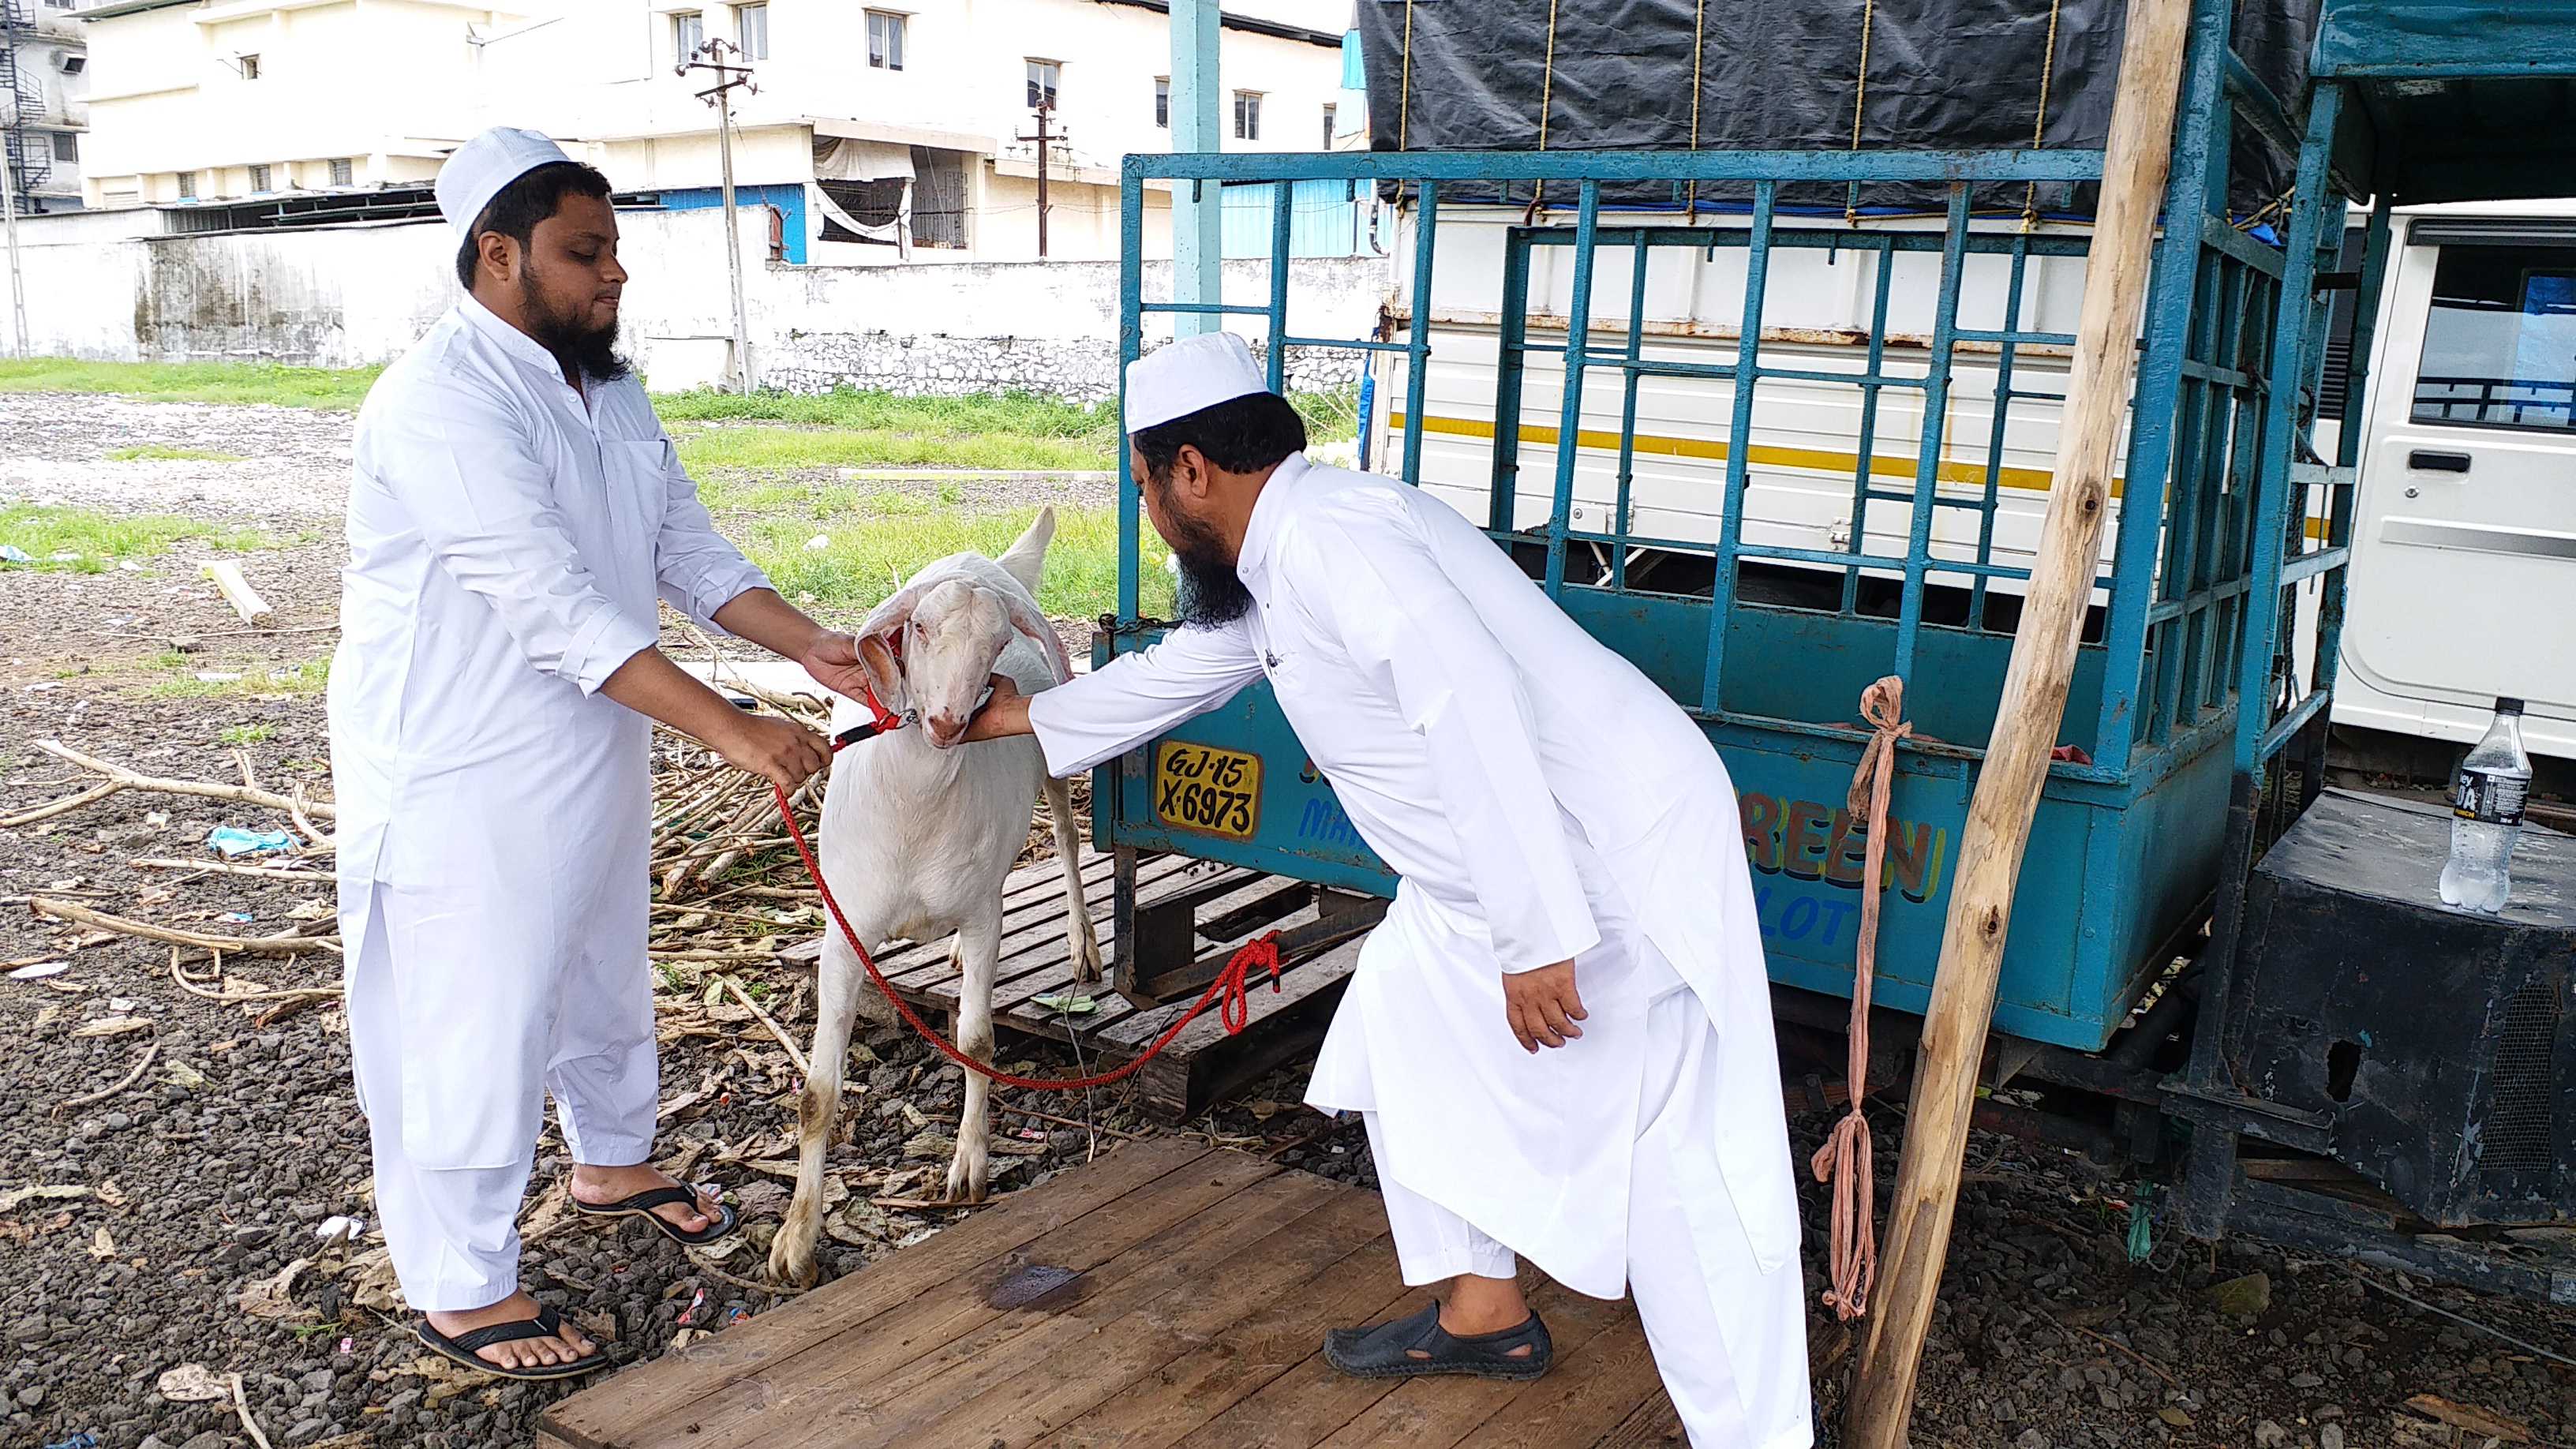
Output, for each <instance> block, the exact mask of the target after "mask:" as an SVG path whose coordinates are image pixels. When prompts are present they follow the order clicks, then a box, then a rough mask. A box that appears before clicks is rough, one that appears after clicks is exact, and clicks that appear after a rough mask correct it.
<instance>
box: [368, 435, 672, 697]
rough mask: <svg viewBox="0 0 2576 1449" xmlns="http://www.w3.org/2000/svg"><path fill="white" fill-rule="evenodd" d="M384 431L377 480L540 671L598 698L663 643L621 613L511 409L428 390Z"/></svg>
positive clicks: (644, 624)
mask: <svg viewBox="0 0 2576 1449" xmlns="http://www.w3.org/2000/svg"><path fill="white" fill-rule="evenodd" d="M378 427H379V428H380V429H381V430H382V432H383V434H384V437H383V440H382V442H381V444H380V445H379V446H378V447H377V448H376V449H375V450H374V454H375V456H376V457H377V458H378V459H380V460H382V461H380V462H379V463H378V464H377V481H378V482H379V483H380V484H381V485H382V486H383V487H384V488H385V489H386V490H387V491H388V492H390V493H391V494H392V495H393V496H394V497H395V498H397V499H399V500H400V501H401V503H402V504H403V506H404V509H405V511H406V512H407V513H408V515H409V517H410V518H411V520H412V521H413V523H414V525H415V526H416V527H418V528H419V530H420V534H421V539H422V541H423V542H424V543H426V544H427V545H428V547H429V551H430V555H431V556H432V557H433V558H435V559H437V560H438V563H439V566H440V567H442V568H444V569H445V570H447V572H448V575H449V576H450V577H452V578H454V579H455V580H456V582H457V583H458V584H460V585H462V586H463V587H464V589H465V590H466V592H468V593H471V594H473V595H474V596H476V597H477V598H480V599H482V600H483V601H484V602H485V603H487V604H490V605H491V606H492V611H493V612H494V613H496V614H498V615H500V617H501V625H502V627H503V628H505V629H507V630H509V632H510V637H511V638H512V639H514V640H516V641H518V645H519V649H520V651H521V652H522V653H524V654H525V655H527V658H528V663H529V664H531V665H532V666H534V667H535V668H536V669H538V670H539V671H541V672H543V673H546V674H551V675H554V676H556V677H557V678H559V679H564V680H567V681H570V682H571V683H573V684H575V685H578V686H579V687H580V689H581V691H582V693H584V694H594V693H597V692H598V689H599V687H600V686H601V685H602V684H605V683H607V682H608V676H610V675H612V674H614V673H616V672H617V669H618V666H620V665H622V664H624V663H625V662H626V661H627V660H629V659H632V658H634V657H635V656H636V655H637V654H640V653H642V652H643V651H644V650H647V649H650V648H652V647H653V646H654V644H655V643H656V642H658V641H659V639H660V637H661V634H660V631H659V629H658V628H657V627H656V626H657V624H658V621H657V620H651V619H638V618H635V617H633V616H631V615H630V614H628V613H627V612H625V611H624V610H621V609H620V608H618V607H617V605H616V604H615V603H614V602H612V601H611V600H610V599H609V597H608V595H607V593H606V592H605V591H604V590H602V589H601V588H600V586H599V582H598V580H597V579H596V578H594V577H593V576H592V574H591V572H590V570H589V568H588V567H586V566H585V565H584V564H583V563H582V560H581V555H580V552H579V551H578V550H577V549H576V548H575V547H574V546H573V541H572V534H571V532H570V530H569V529H567V528H566V526H565V523H564V518H563V515H562V513H561V512H560V511H559V510H558V508H557V505H556V502H555V479H554V476H553V475H552V474H551V473H550V472H549V471H548V470H547V469H546V467H545V465H544V464H543V463H542V462H540V461H539V458H538V453H537V450H536V447H535V445H534V443H533V442H532V441H531V440H530V439H529V437H528V436H527V428H526V425H525V424H524V423H523V422H522V421H521V420H520V418H519V417H518V416H516V415H515V414H514V413H513V412H512V411H511V410H510V408H509V406H508V405H507V404H506V403H504V402H502V401H501V400H500V399H499V398H497V397H493V396H491V395H489V394H486V393H483V392H479V391H477V390H475V389H472V388H468V387H454V386H450V387H439V388H424V389H422V390H420V391H419V392H418V393H417V394H415V396H414V397H413V398H411V399H409V400H407V405H405V406H401V407H396V408H388V409H387V410H386V411H385V414H384V415H383V416H382V417H381V418H380V419H379V421H378Z"/></svg>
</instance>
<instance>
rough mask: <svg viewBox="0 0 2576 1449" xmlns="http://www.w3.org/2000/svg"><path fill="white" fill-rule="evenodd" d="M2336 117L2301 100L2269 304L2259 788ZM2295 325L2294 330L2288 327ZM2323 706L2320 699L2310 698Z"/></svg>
mask: <svg viewBox="0 0 2576 1449" xmlns="http://www.w3.org/2000/svg"><path fill="white" fill-rule="evenodd" d="M2342 113H2343V87H2341V86H2335V85H2321V86H2318V87H2316V88H2315V90H2314V92H2313V93H2312V94H2310V96H2309V98H2308V138H2307V145H2306V146H2305V147H2304V148H2303V149H2301V151H2300V152H2299V172H2298V183H2297V186H2296V187H2295V188H2294V190H2293V191H2292V193H2291V202H2290V235H2289V246H2288V250H2287V252H2286V254H2285V255H2284V256H2283V258H2282V262H2283V265H2282V270H2281V290H2280V293H2279V295H2278V296H2277V298H2276V299H2275V303H2276V305H2275V307H2274V315H2275V319H2276V320H2275V322H2274V324H2273V332H2272V339H2271V341H2272V361H2271V366H2270V367H2269V368H2268V369H2267V371H2268V373H2269V374H2270V377H2271V382H2272V392H2271V396H2270V398H2269V399H2268V402H2269V404H2270V405H2269V406H2268V407H2267V408H2265V410H2264V418H2263V457H2262V471H2261V472H2260V473H2259V474H2258V475H2257V478H2256V484H2255V493H2254V506H2253V508H2252V509H2250V510H2249V512H2251V513H2252V515H2253V517H2252V518H2251V519H2250V520H2249V521H2250V522H2251V524H2252V536H2251V539H2250V543H2251V545H2252V548H2253V558H2252V560H2251V562H2252V565H2253V577H2254V587H2253V591H2252V597H2251V598H2250V599H2249V600H2248V601H2247V608H2246V610H2245V615H2244V620H2243V624H2242V631H2241V634H2242V648H2241V651H2240V657H2239V659H2238V660H2237V677H2236V699H2237V705H2238V709H2237V715H2236V770H2237V773H2238V775H2239V776H2241V777H2246V778H2250V780H2251V781H2252V783H2253V784H2255V785H2256V786H2260V785H2261V784H2262V781H2263V765H2264V761H2265V760H2267V759H2268V758H2270V754H2271V749H2270V748H2267V746H2268V745H2269V742H2270V740H2271V731H2270V730H2268V729H2267V728H2266V720H2265V718H2264V716H2265V715H2266V714H2267V713H2268V712H2269V711H2268V708H2267V706H2266V704H2265V701H2267V700H2268V699H2269V698H2270V691H2269V690H2268V688H2267V687H2266V686H2267V684H2268V682H2269V679H2270V671H2271V668H2272V652H2273V642H2274V641H2273V633H2274V630H2275V629H2277V628H2278V627H2279V623H2280V615H2281V610H2280V598H2281V594H2280V589H2281V551H2282V532H2283V529H2284V527H2285V525H2286V523H2287V510H2288V507H2289V499H2290V491H2291V490H2290V455H2291V453H2292V451H2293V449H2294V445H2295V443H2296V440H2297V436H2298V434H2297V429H2298V402H2299V392H2300V382H2301V379H2302V378H2303V377H2304V376H2305V375H2306V364H2307V360H2308V359H2307V354H2308V342H2309V335H2308V328H2307V327H2306V326H2305V325H2304V323H2305V322H2306V320H2307V318H2306V314H2307V312H2308V311H2309V309H2311V308H2312V307H2314V306H2315V303H2316V271H2317V224H2318V221H2319V218H2320V214H2321V213H2322V212H2323V211H2324V210H2325V208H2324V207H2323V206H2322V205H2321V204H2320V200H2321V198H2322V196H2323V194H2324V191H2325V180H2326V157H2327V156H2328V155H2329V154H2330V153H2331V152H2332V151H2333V150H2334V132H2335V120H2336V118H2337V117H2338V116H2340V115H2341V114H2342ZM2294 324H2295V325H2294ZM2317 699H2318V701H2319V702H2322V701H2323V699H2324V696H2322V695H2319V696H2317Z"/></svg>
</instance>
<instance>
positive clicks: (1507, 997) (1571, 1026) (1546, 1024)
mask: <svg viewBox="0 0 2576 1449" xmlns="http://www.w3.org/2000/svg"><path fill="white" fill-rule="evenodd" d="M1503 1015H1504V1017H1505V1019H1507V1020H1508V1021H1510V1023H1511V1027H1512V1035H1514V1036H1516V1037H1519V1038H1520V1039H1521V1050H1523V1051H1527V1052H1536V1051H1537V1050H1538V1049H1539V1048H1540V1047H1541V1046H1542V1045H1544V1046H1552V1047H1561V1046H1563V1045H1565V1044H1566V1043H1567V1042H1569V1041H1572V1040H1574V1039H1575V1038H1577V1037H1579V1036H1581V1035H1583V1028H1581V1027H1579V1026H1576V1025H1575V1023H1576V1022H1578V1021H1581V1020H1583V998H1582V997H1580V996H1578V995H1576V994H1575V991H1574V963H1573V962H1571V961H1559V962H1557V963H1556V964H1555V965H1553V966H1542V967H1540V968H1539V969H1537V970H1536V971H1522V972H1518V973H1510V974H1506V975H1505V976H1504V977H1503Z"/></svg>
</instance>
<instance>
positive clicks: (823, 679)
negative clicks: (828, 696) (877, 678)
mask: <svg viewBox="0 0 2576 1449" xmlns="http://www.w3.org/2000/svg"><path fill="white" fill-rule="evenodd" d="M796 662H797V663H799V664H802V665H804V666H805V672H806V673H807V674H810V675H812V676H813V677H814V682H815V683H816V684H819V685H821V686H823V687H824V688H825V689H828V690H830V691H832V692H833V693H835V694H838V695H843V696H845V697H847V698H850V699H864V698H865V697H866V696H867V693H868V671H867V666H866V665H864V664H862V663H860V661H859V641H858V640H856V639H853V638H851V637H850V636H849V635H847V634H844V633H841V632H840V631H838V630H835V629H824V630H819V631H817V632H816V633H815V635H814V642H812V643H811V644H808V645H806V646H805V652H804V654H803V655H802V656H801V657H799V658H798V659H797V661H796Z"/></svg>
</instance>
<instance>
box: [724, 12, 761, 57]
mask: <svg viewBox="0 0 2576 1449" xmlns="http://www.w3.org/2000/svg"><path fill="white" fill-rule="evenodd" d="M733 34H734V41H735V43H736V44H739V45H740V46H741V47H742V58H743V59H745V60H767V59H769V7H768V6H767V5H737V6H735V7H734V11H733Z"/></svg>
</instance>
